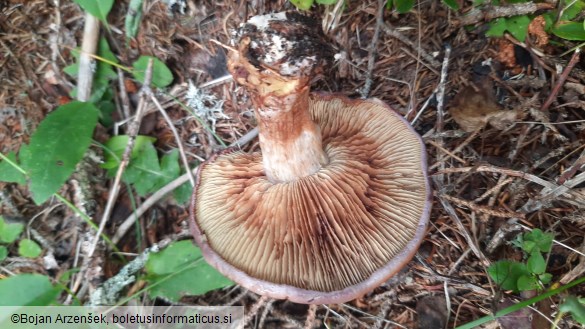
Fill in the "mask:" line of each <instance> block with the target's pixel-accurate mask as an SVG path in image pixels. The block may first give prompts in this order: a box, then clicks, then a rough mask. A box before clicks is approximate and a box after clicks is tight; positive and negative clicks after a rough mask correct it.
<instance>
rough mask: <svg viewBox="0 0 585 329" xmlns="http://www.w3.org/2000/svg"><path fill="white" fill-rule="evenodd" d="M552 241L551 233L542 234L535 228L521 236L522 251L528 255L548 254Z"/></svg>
mask: <svg viewBox="0 0 585 329" xmlns="http://www.w3.org/2000/svg"><path fill="white" fill-rule="evenodd" d="M553 239H554V235H553V234H552V233H544V232H543V231H542V230H541V229H538V228H535V229H533V230H532V231H530V232H526V233H524V235H523V236H522V238H521V240H522V241H523V243H522V250H524V251H525V252H526V253H528V254H532V253H533V252H536V251H541V252H549V251H550V248H551V247H552V242H553Z"/></svg>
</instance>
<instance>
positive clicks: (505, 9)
mask: <svg viewBox="0 0 585 329" xmlns="http://www.w3.org/2000/svg"><path fill="white" fill-rule="evenodd" d="M552 8H554V6H553V5H552V4H550V3H533V2H529V3H517V4H513V5H509V6H500V7H488V8H487V9H485V8H484V7H479V6H478V7H474V8H473V9H471V10H470V11H469V13H467V15H465V16H463V17H461V19H460V20H459V24H460V25H471V24H475V23H480V22H490V21H492V20H494V19H496V18H500V17H510V16H517V15H526V14H533V13H535V12H537V11H539V10H545V9H552Z"/></svg>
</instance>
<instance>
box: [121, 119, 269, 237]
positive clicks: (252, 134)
mask: <svg viewBox="0 0 585 329" xmlns="http://www.w3.org/2000/svg"><path fill="white" fill-rule="evenodd" d="M257 135H258V128H254V129H252V130H250V131H249V132H248V133H247V134H245V135H244V136H242V137H240V139H238V140H237V141H235V142H234V143H232V144H231V145H230V146H229V147H242V146H244V145H246V144H247V143H249V142H250V141H251V140H253V139H254V138H256V136H257ZM198 169H199V167H195V168H193V169H191V172H192V173H196V172H197V170H198ZM188 180H189V174H187V173H185V174H183V175H182V176H180V177H179V178H177V179H175V180H174V181H172V182H170V183H168V184H167V185H165V186H163V187H162V188H161V189H160V190H158V191H156V192H155V193H154V194H152V195H151V196H150V197H149V198H148V199H146V200H145V201H144V202H143V203H142V204H141V205H140V206H139V207H138V208H136V211H134V213H132V214H131V215H130V216H128V218H126V219H125V220H124V222H122V225H120V227H119V228H118V230H117V231H116V234H114V237H113V238H112V242H113V243H114V244H116V243H118V242H119V241H120V239H122V237H124V235H125V234H126V232H127V231H128V230H129V229H130V227H132V225H133V224H134V222H135V221H136V219H137V218H139V217H140V216H142V215H143V214H144V213H145V212H146V211H147V210H148V209H150V207H152V206H153V205H154V204H156V203H157V202H158V201H159V200H160V199H162V198H163V197H164V196H165V195H167V194H168V193H170V192H172V191H173V190H175V189H176V188H178V187H179V186H181V185H183V184H184V183H185V182H187V181H188Z"/></svg>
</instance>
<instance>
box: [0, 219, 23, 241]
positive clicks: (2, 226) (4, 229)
mask: <svg viewBox="0 0 585 329" xmlns="http://www.w3.org/2000/svg"><path fill="white" fill-rule="evenodd" d="M23 230H24V225H23V224H21V223H7V222H6V221H5V220H4V218H3V217H2V216H0V242H2V243H12V242H14V241H16V239H18V237H19V236H20V234H21V233H22V231H23Z"/></svg>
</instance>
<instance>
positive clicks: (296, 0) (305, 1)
mask: <svg viewBox="0 0 585 329" xmlns="http://www.w3.org/2000/svg"><path fill="white" fill-rule="evenodd" d="M290 3H292V4H293V5H295V7H297V8H298V9H300V10H309V9H311V6H312V5H313V0H290Z"/></svg>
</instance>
